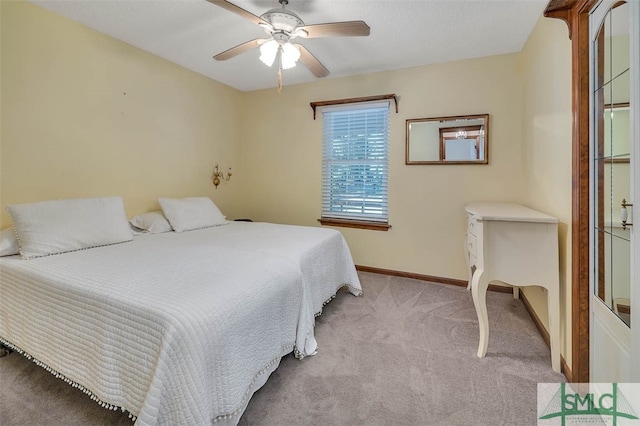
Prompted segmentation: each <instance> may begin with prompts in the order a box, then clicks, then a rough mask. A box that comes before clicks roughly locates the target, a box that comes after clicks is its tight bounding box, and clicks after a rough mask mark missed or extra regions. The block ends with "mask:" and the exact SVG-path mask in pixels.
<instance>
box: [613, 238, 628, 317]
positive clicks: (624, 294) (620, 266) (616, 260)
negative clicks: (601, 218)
mask: <svg viewBox="0 0 640 426" xmlns="http://www.w3.org/2000/svg"><path fill="white" fill-rule="evenodd" d="M617 229H618V230H619V232H624V233H626V238H621V237H619V236H617V235H613V236H612V237H611V258H610V261H611V264H610V265H607V267H608V269H610V270H611V283H610V284H611V289H610V295H611V308H612V309H613V311H614V312H615V313H616V314H618V316H619V317H620V318H621V319H622V320H623V321H624V322H625V323H626V324H627V325H630V324H631V319H630V315H629V313H630V312H629V309H630V293H631V277H630V275H631V242H630V241H629V228H627V229H626V231H623V230H622V228H617Z"/></svg>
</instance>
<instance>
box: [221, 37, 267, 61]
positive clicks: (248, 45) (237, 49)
mask: <svg viewBox="0 0 640 426" xmlns="http://www.w3.org/2000/svg"><path fill="white" fill-rule="evenodd" d="M267 40H269V39H267V38H256V39H253V40H250V41H247V42H244V43H242V44H239V45H237V46H234V47H232V48H231V49H227V50H225V51H224V52H222V53H218V54H217V55H215V56H214V57H213V59H216V60H218V61H226V60H227V59H231V58H233V57H234V56H237V55H239V54H241V53H243V52H246V51H247V50H251V49H253V48H255V47H258V46H260V45H261V44H262V43H264V42H265V41H267Z"/></svg>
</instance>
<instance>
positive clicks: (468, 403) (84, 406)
mask: <svg viewBox="0 0 640 426" xmlns="http://www.w3.org/2000/svg"><path fill="white" fill-rule="evenodd" d="M360 278H361V281H362V287H363V290H364V295H363V296H362V297H358V298H356V297H353V296H351V295H350V294H348V293H346V292H344V291H341V292H340V293H339V294H338V297H337V298H336V299H335V300H333V301H332V302H331V303H330V304H328V305H327V306H326V307H325V309H324V312H323V314H322V315H321V316H320V317H318V318H317V323H316V338H317V340H318V344H319V346H320V349H319V352H318V354H317V355H316V356H313V357H309V358H305V359H304V360H302V361H299V360H297V359H295V358H293V357H292V356H291V355H289V356H286V357H284V358H283V359H282V362H281V364H280V367H279V368H278V369H277V370H276V371H275V372H274V373H273V374H272V376H271V377H270V378H269V380H268V381H267V383H266V385H265V386H264V387H263V388H262V389H260V390H259V391H258V392H256V394H254V396H253V398H252V399H251V401H250V402H249V406H248V408H247V410H246V411H245V413H244V415H243V416H242V418H241V419H240V425H243V426H249V425H264V426H276V425H278V426H280V425H294V424H295V425H351V426H356V425H367V426H375V425H393V426H400V425H412V426H414V425H535V424H536V417H537V416H536V383H538V382H547V383H554V382H560V381H564V376H562V375H560V374H557V373H554V372H553V371H552V370H551V362H550V355H549V349H548V348H547V346H546V345H545V343H544V341H543V340H542V337H540V335H539V333H538V331H537V329H536V328H535V326H534V324H533V322H532V321H531V319H530V317H529V315H528V313H527V312H526V310H525V308H524V306H523V305H522V302H521V301H519V300H514V299H513V297H512V296H511V295H509V294H504V293H493V292H489V294H488V296H487V305H488V311H489V324H490V330H491V333H490V338H489V349H488V353H487V356H486V357H485V358H482V359H480V358H477V357H476V355H475V353H476V350H477V345H478V340H477V339H478V326H477V317H476V313H475V310H474V308H473V302H472V300H471V293H470V292H468V291H467V290H466V289H464V288H461V287H454V286H448V285H442V284H431V283H426V282H424V281H418V280H412V279H407V278H398V277H389V276H385V275H379V274H372V273H364V272H361V273H360ZM0 384H1V386H0V424H1V425H3V426H9V425H53V424H56V425H58V424H60V425H62V424H64V425H117V424H125V425H130V424H131V421H130V420H129V419H128V418H127V417H126V416H124V415H122V413H119V412H112V411H107V410H106V409H104V408H101V407H100V406H98V405H97V404H96V403H95V402H93V401H91V400H90V399H89V397H87V396H86V395H84V394H83V393H82V392H80V391H79V390H77V389H74V388H72V387H71V386H69V385H67V384H65V383H64V382H63V381H62V380H59V379H56V378H55V377H53V376H52V375H51V374H49V373H48V372H46V371H45V370H44V369H42V368H40V367H37V366H36V365H35V364H34V363H32V362H30V361H28V360H27V359H26V358H24V357H22V356H20V355H18V354H16V353H12V354H10V355H9V356H7V357H4V358H0Z"/></svg>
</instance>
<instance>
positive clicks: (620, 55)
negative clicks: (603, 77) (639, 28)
mask: <svg viewBox="0 0 640 426" xmlns="http://www.w3.org/2000/svg"><path fill="white" fill-rule="evenodd" d="M609 14H610V19H609V20H608V22H607V26H608V28H609V29H608V31H607V33H608V37H609V40H608V42H607V45H608V49H609V53H610V58H611V59H610V61H611V65H610V66H611V77H610V78H611V79H614V78H616V77H617V76H618V75H620V74H622V73H623V72H624V71H626V70H628V69H629V4H628V3H622V4H620V5H619V6H617V7H614V8H613V9H612V10H611V11H610V12H609ZM626 97H627V102H628V97H629V91H627V92H626Z"/></svg>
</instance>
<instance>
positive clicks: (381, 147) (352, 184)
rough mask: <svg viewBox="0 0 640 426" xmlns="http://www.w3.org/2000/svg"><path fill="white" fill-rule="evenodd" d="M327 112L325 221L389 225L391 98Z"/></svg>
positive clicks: (324, 134) (326, 108) (341, 107)
mask: <svg viewBox="0 0 640 426" xmlns="http://www.w3.org/2000/svg"><path fill="white" fill-rule="evenodd" d="M322 113H323V136H322V138H323V150H322V219H321V220H320V221H321V222H322V223H323V224H324V223H328V224H338V225H340V224H341V225H346V226H349V224H350V223H351V224H354V223H358V224H360V225H366V224H370V225H371V226H370V227H371V228H375V229H385V230H386V229H388V228H389V226H388V225H387V224H388V213H387V205H388V203H387V195H388V168H389V165H388V159H389V102H376V103H360V104H348V105H341V106H333V107H325V108H323V110H322ZM363 222H364V223H363ZM376 225H377V226H376ZM358 227H367V228H368V227H369V226H358Z"/></svg>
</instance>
